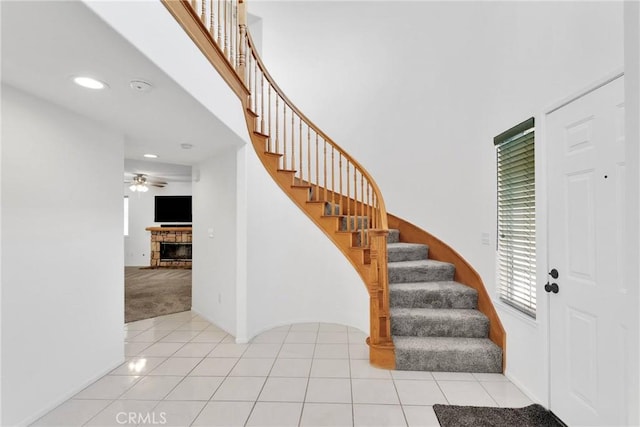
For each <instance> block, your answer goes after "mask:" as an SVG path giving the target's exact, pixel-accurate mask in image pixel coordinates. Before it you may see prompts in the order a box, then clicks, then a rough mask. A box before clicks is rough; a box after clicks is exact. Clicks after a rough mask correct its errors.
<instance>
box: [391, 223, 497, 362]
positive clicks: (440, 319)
mask: <svg viewBox="0 0 640 427" xmlns="http://www.w3.org/2000/svg"><path fill="white" fill-rule="evenodd" d="M387 248H388V262H389V263H388V270H389V297H390V305H391V309H390V313H391V335H392V337H393V343H394V345H395V362H396V363H395V364H396V369H402V370H408V371H445V372H502V350H501V349H500V347H498V346H497V345H496V344H494V343H493V342H491V340H490V339H488V335H489V319H488V318H487V316H485V315H484V314H482V313H481V312H480V311H478V310H477V303H478V292H477V291H476V290H475V289H472V288H470V287H468V286H465V285H463V284H461V283H457V282H455V281H453V278H454V275H455V266H454V265H453V264H450V263H446V262H441V261H434V260H430V259H428V253H429V248H428V246H427V245H424V244H420V243H405V242H400V231H399V230H389V237H388V245H387Z"/></svg>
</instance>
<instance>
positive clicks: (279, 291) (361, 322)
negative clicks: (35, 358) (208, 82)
mask: <svg viewBox="0 0 640 427" xmlns="http://www.w3.org/2000/svg"><path fill="white" fill-rule="evenodd" d="M246 160H247V213H248V222H247V265H248V268H247V295H248V304H247V311H248V315H247V320H248V324H247V336H248V337H249V338H250V337H252V336H253V335H255V334H257V333H259V332H261V331H263V330H266V329H270V328H272V327H274V326H279V325H284V324H290V323H298V322H328V323H340V324H345V325H350V326H354V327H356V328H359V329H361V330H363V331H364V332H367V333H368V331H369V296H368V294H367V291H366V288H365V285H364V284H363V282H362V280H361V279H360V276H358V274H357V273H356V272H355V270H354V269H353V267H352V266H351V264H350V263H349V261H347V259H346V258H345V257H344V256H343V255H342V253H341V252H340V251H339V250H338V249H337V248H336V247H335V246H334V245H333V243H332V242H331V241H330V240H329V239H327V237H326V236H325V235H324V234H323V232H322V231H320V229H319V228H318V227H317V226H316V225H315V224H314V223H313V222H311V220H310V219H308V218H307V217H306V216H305V215H304V214H303V213H302V212H301V211H300V209H299V208H298V207H297V206H296V205H294V203H293V202H292V201H291V200H290V199H289V198H288V197H287V196H286V195H285V194H284V193H283V192H282V191H281V190H280V189H279V187H277V184H276V183H275V182H274V181H273V180H272V179H271V177H270V176H269V174H268V173H267V172H266V170H265V169H264V167H263V166H262V165H261V163H260V161H259V159H258V157H257V155H256V154H255V151H254V150H253V149H251V148H249V150H248V152H247V153H246Z"/></svg>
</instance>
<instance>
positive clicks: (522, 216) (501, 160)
mask: <svg viewBox="0 0 640 427" xmlns="http://www.w3.org/2000/svg"><path fill="white" fill-rule="evenodd" d="M494 143H495V144H496V149H497V162H498V271H499V273H498V275H499V278H498V279H499V280H498V287H499V289H498V290H499V294H500V299H501V300H502V301H504V302H505V303H506V304H509V305H510V306H512V307H514V308H516V309H518V310H520V311H522V312H524V313H525V314H527V315H529V316H531V317H533V318H535V317H536V284H535V279H536V277H535V273H536V216H535V213H536V198H535V157H534V152H535V151H534V121H533V119H529V120H527V121H525V122H523V123H521V124H519V125H518V126H516V127H514V128H513V129H510V130H508V131H507V132H504V133H502V134H501V135H499V136H497V137H496V138H495V139H494Z"/></svg>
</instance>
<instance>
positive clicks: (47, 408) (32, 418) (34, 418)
mask: <svg viewBox="0 0 640 427" xmlns="http://www.w3.org/2000/svg"><path fill="white" fill-rule="evenodd" d="M125 360H126V357H125V356H124V350H123V355H122V358H120V359H119V361H118V362H116V363H114V364H113V365H111V366H110V367H109V368H107V369H105V370H103V371H100V372H99V373H97V374H95V375H93V376H92V377H91V378H90V379H89V380H87V381H85V382H84V383H82V385H80V386H79V387H76V388H74V389H73V390H71V391H69V392H68V393H65V394H63V395H62V396H60V397H59V398H57V399H55V400H53V401H52V402H51V403H50V404H48V405H46V406H45V407H44V408H43V409H41V410H40V411H38V412H36V413H35V414H34V415H31V416H29V417H27V418H25V419H23V420H22V421H20V422H19V423H18V424H16V426H28V425H30V424H32V423H34V422H36V421H37V420H39V419H40V418H42V417H43V416H45V415H46V414H48V413H49V412H51V411H53V410H54V409H56V408H57V407H58V406H60V405H62V404H63V403H64V402H66V401H67V400H69V399H71V398H72V397H73V396H75V395H76V394H78V393H80V392H81V391H82V390H84V389H85V388H87V387H88V386H90V385H91V384H93V383H94V382H96V381H97V380H99V379H100V378H102V377H104V376H105V375H107V374H108V373H109V372H111V371H113V370H114V369H116V368H117V367H118V366H120V365H122V364H123V363H124V361H125Z"/></svg>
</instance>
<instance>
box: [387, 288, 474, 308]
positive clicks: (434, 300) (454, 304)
mask: <svg viewBox="0 0 640 427" xmlns="http://www.w3.org/2000/svg"><path fill="white" fill-rule="evenodd" d="M389 300H390V304H391V307H407V308H476V307H477V306H478V291H476V290H475V289H473V288H471V287H469V286H466V285H463V284H461V283H458V282H414V283H392V284H390V285H389Z"/></svg>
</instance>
